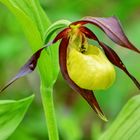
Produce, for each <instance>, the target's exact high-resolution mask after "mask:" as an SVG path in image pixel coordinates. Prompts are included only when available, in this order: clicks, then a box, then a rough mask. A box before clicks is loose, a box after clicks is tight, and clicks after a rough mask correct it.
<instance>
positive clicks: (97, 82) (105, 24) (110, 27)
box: [1, 17, 140, 120]
mask: <svg viewBox="0 0 140 140" xmlns="http://www.w3.org/2000/svg"><path fill="white" fill-rule="evenodd" d="M86 24H93V25H95V26H97V27H99V28H100V29H101V30H102V31H103V32H104V33H105V34H106V35H107V36H108V37H109V38H110V39H111V40H112V41H113V42H115V43H116V44H118V45H120V46H122V47H125V48H128V49H130V50H133V51H135V52H137V53H140V51H139V50H138V49H137V48H135V47H134V45H133V44H132V43H130V41H129V40H128V39H127V37H126V36H125V34H124V32H123V30H122V28H121V26H120V23H119V21H118V20H117V19H116V18H115V17H109V18H96V17H85V18H83V19H82V20H79V21H76V22H73V23H71V24H70V25H69V26H68V27H67V28H65V29H63V30H62V31H61V32H60V33H58V35H57V36H56V37H55V39H54V40H53V41H52V42H51V43H49V44H47V45H46V46H45V47H43V48H41V49H39V50H38V51H37V52H36V53H34V54H33V56H32V57H31V58H30V59H29V60H28V61H27V63H26V64H25V65H24V66H23V67H22V68H21V70H20V72H19V73H18V74H17V75H16V76H15V77H14V78H13V79H12V80H11V81H10V82H9V83H8V84H7V85H6V86H5V87H4V88H3V89H2V90H1V92H2V91H3V90H4V89H6V88H7V87H8V86H9V85H10V84H12V83H13V82H14V81H15V80H17V79H18V78H20V77H23V76H25V75H26V74H28V73H30V72H32V71H33V70H34V69H35V67H36V64H37V61H38V58H39V57H40V54H41V52H42V50H44V48H46V47H48V46H50V45H51V44H53V43H56V42H57V41H58V40H61V42H60V46H59V64H60V69H61V72H62V75H63V77H64V79H65V80H66V81H67V82H68V84H69V85H70V86H71V88H72V89H74V90H75V91H76V92H78V93H80V94H81V95H82V97H83V98H84V99H85V100H86V101H87V102H88V103H89V105H90V106H91V107H92V108H93V109H94V111H95V112H96V113H97V114H98V116H99V117H100V118H102V119H103V120H106V118H105V116H104V114H103V112H102V110H101V109H100V107H99V104H98V102H97V100H96V98H95V96H94V93H93V91H92V90H97V89H106V88H108V87H109V86H111V85H112V83H113V82H114V80H115V76H116V74H115V70H114V66H113V65H112V64H114V65H115V66H117V67H119V68H120V69H122V70H123V71H124V72H125V73H126V74H127V75H128V76H129V77H130V78H131V79H132V80H133V82H134V83H135V85H136V86H137V87H138V89H140V84H139V82H138V81H137V80H136V79H135V78H134V77H133V76H132V75H131V74H130V73H129V72H128V70H127V69H126V67H125V66H124V64H123V63H122V61H121V59H120V58H119V56H118V55H117V54H116V52H115V51H114V50H113V49H111V48H110V47H108V46H107V45H106V44H105V43H103V42H101V41H100V40H99V39H98V38H97V36H96V35H95V34H94V33H93V32H92V31H91V30H90V29H88V28H87V27H86V26H85V25H86ZM88 39H93V40H95V41H97V42H98V44H99V45H100V47H101V48H102V49H103V50H101V48H99V47H96V46H94V45H92V44H90V43H89V42H88Z"/></svg>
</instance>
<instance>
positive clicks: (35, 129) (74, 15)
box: [0, 0, 140, 140]
mask: <svg viewBox="0 0 140 140" xmlns="http://www.w3.org/2000/svg"><path fill="white" fill-rule="evenodd" d="M40 3H41V5H42V7H43V9H44V10H45V12H46V13H47V15H48V16H49V18H50V20H51V21H52V22H54V21H56V20H59V19H68V20H70V21H75V20H78V19H80V18H82V17H84V16H100V17H108V16H114V15H115V16H117V17H118V18H119V19H120V21H121V23H122V25H123V29H124V31H125V33H126V35H127V36H128V38H129V39H130V40H131V42H133V44H134V45H135V46H136V47H137V48H139V49H140V1H139V0H133V1H132V0H120V1H114V0H106V1H103V0H98V1H97V0H88V1H87V0H86V1H85V0H75V1H71V0H67V1H66V0H59V1H58V0H40ZM91 28H92V30H94V31H95V33H96V34H97V35H98V37H99V38H101V40H103V41H105V42H106V43H107V44H109V45H110V46H111V47H112V48H113V49H114V50H116V52H117V53H118V54H119V56H120V57H121V58H122V60H123V62H124V64H125V65H126V66H127V68H128V70H129V71H130V72H131V73H132V74H133V75H134V76H135V77H137V79H138V80H140V73H139V72H140V56H139V55H138V54H137V53H135V52H131V51H130V50H127V49H124V48H121V47H119V46H115V44H114V43H112V42H111V41H110V40H109V39H108V38H107V37H105V36H104V34H103V33H102V32H101V31H100V30H99V29H97V28H95V27H91ZM31 54H32V52H31V50H30V49H29V46H28V42H27V39H26V38H25V36H24V34H23V32H22V29H21V26H20V25H19V23H18V22H17V20H16V18H15V17H14V16H13V15H12V14H11V13H10V12H9V11H8V10H7V8H6V7H4V6H3V5H2V4H0V74H1V75H0V86H1V85H3V84H4V83H6V81H8V80H9V79H10V78H11V77H12V76H13V75H14V74H15V73H16V72H17V71H18V70H19V68H20V67H21V66H22V64H23V63H24V62H26V60H27V59H28V58H29V56H31ZM116 72H117V78H116V81H115V83H114V85H113V86H112V87H110V88H109V89H107V90H105V91H95V92H96V94H95V95H96V97H97V99H98V101H99V103H100V105H101V107H102V109H103V111H104V112H105V114H106V116H107V118H108V119H109V121H108V122H107V123H104V122H103V121H102V120H100V119H99V118H98V117H97V116H96V114H95V113H94V111H93V110H92V109H91V108H90V106H89V105H88V104H87V103H86V102H85V101H84V100H83V98H81V96H79V95H78V94H77V93H75V92H74V91H73V90H71V89H70V88H69V87H68V85H67V84H66V83H65V81H64V80H63V78H62V76H61V74H59V77H58V80H57V82H56V84H55V87H54V103H55V110H56V117H57V122H58V127H59V133H60V139H61V140H97V139H98V137H99V136H100V135H101V134H102V133H103V132H104V131H105V130H106V129H107V128H108V127H109V125H110V124H111V123H112V121H113V120H114V119H115V117H116V116H117V114H118V113H119V111H120V110H121V108H122V107H123V105H124V104H125V103H126V102H127V101H128V99H130V98H131V97H132V96H134V95H136V94H139V91H138V90H137V88H136V87H135V85H134V84H133V82H132V81H131V80H130V79H129V77H127V75H126V74H124V73H123V72H122V71H121V70H119V69H118V68H116ZM33 93H34V94H35V95H36V98H35V100H34V102H33V103H32V105H31V107H30V109H29V110H28V113H27V114H26V116H25V118H24V120H23V121H22V123H21V124H20V126H19V127H18V129H16V131H15V132H14V133H13V135H12V136H11V137H10V138H9V139H8V140H19V139H20V140H46V137H47V133H46V132H47V130H46V126H45V118H44V114H43V109H42V103H41V100H40V94H39V77H38V74H37V73H36V72H34V73H32V74H30V75H29V76H27V77H25V78H22V79H21V80H19V81H17V82H16V83H14V84H13V85H12V86H11V87H9V88H8V89H7V90H6V91H5V92H4V94H3V95H1V97H0V99H21V98H23V97H26V96H28V95H31V94H33Z"/></svg>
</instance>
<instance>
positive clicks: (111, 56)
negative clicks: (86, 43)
mask: <svg viewBox="0 0 140 140" xmlns="http://www.w3.org/2000/svg"><path fill="white" fill-rule="evenodd" d="M80 31H81V32H83V33H84V34H85V36H86V37H88V38H89V39H93V40H96V41H97V42H98V43H99V45H100V46H101V47H102V48H103V50H104V52H105V54H106V56H107V58H108V59H109V60H110V62H111V63H113V64H114V65H115V66H117V67H119V68H120V69H122V70H123V71H124V72H125V73H126V74H127V75H128V76H129V77H130V78H131V79H132V80H133V82H134V83H135V85H136V86H137V87H138V89H140V83H139V82H138V81H137V80H136V78H135V77H134V76H132V75H131V74H130V73H129V72H128V70H127V69H126V67H125V65H124V64H123V62H122V61H121V59H120V58H119V56H118V55H117V54H116V52H115V51H114V50H113V49H112V48H110V47H109V46H107V45H106V44H104V43H103V42H101V41H99V40H98V38H97V36H96V35H95V34H94V33H93V32H92V31H91V30H90V29H88V28H87V27H84V26H83V27H81V28H80Z"/></svg>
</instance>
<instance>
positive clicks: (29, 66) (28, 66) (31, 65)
mask: <svg viewBox="0 0 140 140" xmlns="http://www.w3.org/2000/svg"><path fill="white" fill-rule="evenodd" d="M44 48H46V47H43V48H41V49H39V50H38V51H37V52H35V53H34V54H33V55H32V56H31V58H30V59H29V60H28V61H27V62H26V63H25V65H24V66H23V67H22V68H21V69H20V71H19V72H18V74H16V76H14V77H13V78H12V79H11V80H10V81H9V82H8V83H7V84H6V85H5V86H4V87H3V88H2V89H1V90H0V93H1V92H2V91H4V90H5V89H6V88H7V87H8V86H10V85H11V84H12V83H13V82H15V81H16V80H17V79H19V78H21V77H23V76H25V75H27V74H28V73H31V72H32V71H34V69H35V68H36V64H37V61H38V58H39V57H40V54H41V52H42V50H43V49H44Z"/></svg>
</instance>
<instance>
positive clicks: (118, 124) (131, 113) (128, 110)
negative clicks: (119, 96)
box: [99, 95, 140, 140]
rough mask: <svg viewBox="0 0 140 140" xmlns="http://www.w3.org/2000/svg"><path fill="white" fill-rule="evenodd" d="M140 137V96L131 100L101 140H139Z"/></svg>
mask: <svg viewBox="0 0 140 140" xmlns="http://www.w3.org/2000/svg"><path fill="white" fill-rule="evenodd" d="M139 136H140V95H138V96H135V97H133V98H132V99H130V100H129V101H128V102H127V104H126V105H125V106H124V108H123V109H122V111H121V112H120V114H119V115H118V117H117V118H116V120H115V121H114V122H113V124H112V125H111V126H110V128H109V129H108V130H107V131H106V132H105V133H104V134H103V135H102V136H101V137H100V139H99V140H128V139H130V140H137V139H138V137H139Z"/></svg>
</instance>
